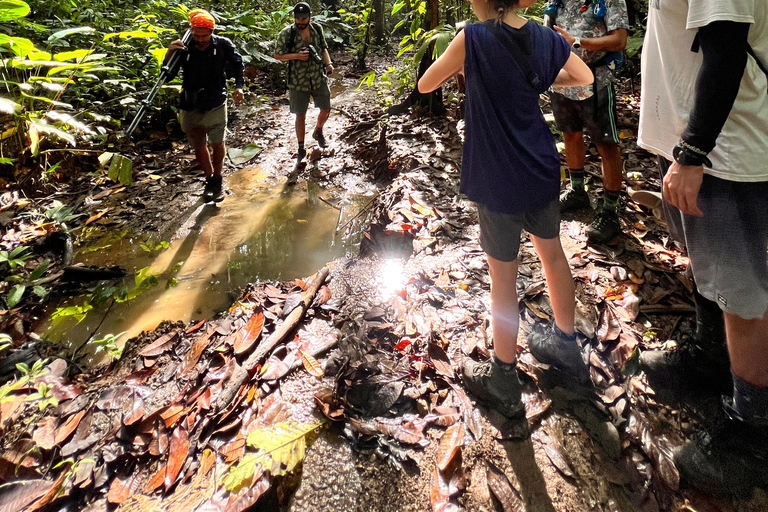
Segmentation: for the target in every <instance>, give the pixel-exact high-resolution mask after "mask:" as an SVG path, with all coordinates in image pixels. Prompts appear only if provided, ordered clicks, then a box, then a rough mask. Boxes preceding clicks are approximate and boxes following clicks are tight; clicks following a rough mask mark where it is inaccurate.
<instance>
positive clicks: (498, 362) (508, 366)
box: [493, 352, 517, 372]
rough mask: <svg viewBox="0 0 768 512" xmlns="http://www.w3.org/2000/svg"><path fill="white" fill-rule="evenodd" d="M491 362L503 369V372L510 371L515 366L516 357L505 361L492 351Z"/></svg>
mask: <svg viewBox="0 0 768 512" xmlns="http://www.w3.org/2000/svg"><path fill="white" fill-rule="evenodd" d="M493 364H495V365H496V366H498V367H499V368H501V369H502V370H504V371H505V372H511V371H512V370H514V369H515V366H517V359H515V360H514V361H512V362H511V363H505V362H504V361H502V360H501V359H499V358H498V357H496V353H495V352H494V353H493Z"/></svg>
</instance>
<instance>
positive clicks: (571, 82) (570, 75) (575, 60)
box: [552, 53, 595, 87]
mask: <svg viewBox="0 0 768 512" xmlns="http://www.w3.org/2000/svg"><path fill="white" fill-rule="evenodd" d="M594 80H595V75H593V74H592V70H591V69H589V66H587V65H586V64H584V61H583V60H581V59H580V58H579V57H578V56H577V55H576V54H575V53H571V55H570V56H569V57H568V60H567V61H566V63H565V66H563V69H561V70H560V72H559V73H558V74H557V78H556V79H555V82H554V84H552V85H560V86H565V87H573V86H577V85H589V84H591V83H592V82H593V81H594Z"/></svg>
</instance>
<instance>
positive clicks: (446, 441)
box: [437, 423, 466, 471]
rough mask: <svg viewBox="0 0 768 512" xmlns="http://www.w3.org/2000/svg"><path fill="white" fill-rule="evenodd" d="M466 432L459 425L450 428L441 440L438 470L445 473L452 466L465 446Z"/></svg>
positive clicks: (438, 450)
mask: <svg viewBox="0 0 768 512" xmlns="http://www.w3.org/2000/svg"><path fill="white" fill-rule="evenodd" d="M465 435H466V430H464V425H462V424H461V423H457V424H456V425H452V426H450V427H448V428H447V429H446V431H445V433H444V434H443V436H442V437H441V438H440V445H439V446H438V448H437V468H438V469H439V470H440V471H445V470H446V468H447V467H448V466H449V465H450V464H451V462H452V461H453V459H454V457H456V454H457V453H459V451H460V450H461V447H462V446H463V445H464V436H465Z"/></svg>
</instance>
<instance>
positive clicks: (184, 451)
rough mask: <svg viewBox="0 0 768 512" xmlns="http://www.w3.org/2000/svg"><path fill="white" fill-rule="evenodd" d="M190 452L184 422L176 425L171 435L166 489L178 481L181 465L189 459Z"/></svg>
mask: <svg viewBox="0 0 768 512" xmlns="http://www.w3.org/2000/svg"><path fill="white" fill-rule="evenodd" d="M188 452H189V436H188V434H187V429H186V428H184V424H183V423H182V424H180V425H179V426H178V427H176V430H174V431H173V434H172V435H171V447H170V450H169V452H168V468H167V470H166V474H165V490H166V491H167V490H168V489H169V488H170V487H171V486H172V485H173V484H174V482H176V478H177V477H178V476H179V472H180V471H181V466H183V465H184V461H186V460H187V455H188Z"/></svg>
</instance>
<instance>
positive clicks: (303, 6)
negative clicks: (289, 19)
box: [293, 2, 312, 18]
mask: <svg viewBox="0 0 768 512" xmlns="http://www.w3.org/2000/svg"><path fill="white" fill-rule="evenodd" d="M311 13H312V9H310V8H309V4H308V3H307V2H299V3H297V4H296V6H295V7H294V8H293V17H294V18H309V15H310V14H311Z"/></svg>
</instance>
